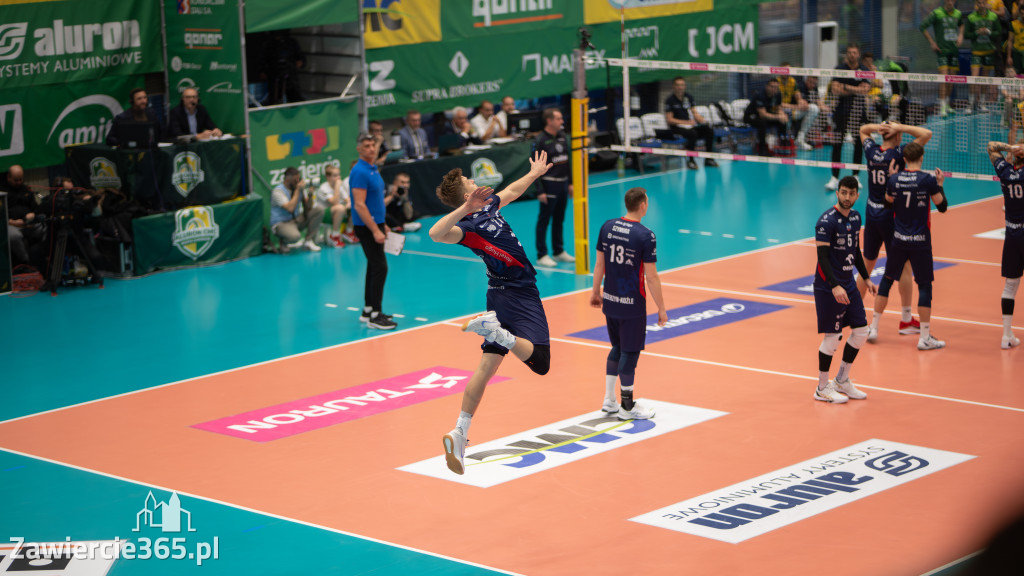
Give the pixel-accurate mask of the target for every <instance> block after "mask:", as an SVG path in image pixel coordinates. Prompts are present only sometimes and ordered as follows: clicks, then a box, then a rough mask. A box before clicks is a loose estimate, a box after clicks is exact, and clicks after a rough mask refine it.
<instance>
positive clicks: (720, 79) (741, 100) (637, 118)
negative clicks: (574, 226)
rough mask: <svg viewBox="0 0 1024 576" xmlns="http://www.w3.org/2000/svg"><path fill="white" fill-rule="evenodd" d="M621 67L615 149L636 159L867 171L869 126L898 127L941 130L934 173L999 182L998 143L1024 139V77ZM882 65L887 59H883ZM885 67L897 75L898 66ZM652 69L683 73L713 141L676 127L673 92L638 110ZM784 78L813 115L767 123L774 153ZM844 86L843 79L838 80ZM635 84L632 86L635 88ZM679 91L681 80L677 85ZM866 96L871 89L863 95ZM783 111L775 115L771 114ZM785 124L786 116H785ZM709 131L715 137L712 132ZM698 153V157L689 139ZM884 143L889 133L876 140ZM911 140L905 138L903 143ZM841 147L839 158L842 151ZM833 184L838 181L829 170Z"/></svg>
mask: <svg viewBox="0 0 1024 576" xmlns="http://www.w3.org/2000/svg"><path fill="white" fill-rule="evenodd" d="M595 62H599V63H603V64H604V65H607V66H610V67H617V68H620V69H621V72H622V78H623V87H624V89H623V91H622V93H623V95H624V98H623V101H622V103H621V109H622V111H623V112H622V113H621V114H619V116H618V117H617V119H616V126H615V129H616V132H617V134H618V135H619V143H618V144H612V145H609V146H607V147H606V148H607V149H610V150H613V151H616V152H619V153H625V154H629V155H636V156H640V155H643V156H644V157H647V156H648V155H654V156H658V155H661V156H666V157H673V156H676V157H679V156H682V157H690V158H701V157H703V158H714V159H716V160H736V161H750V162H765V163H776V164H792V165H799V166H809V167H818V168H823V169H829V170H831V169H832V168H839V169H841V170H843V171H847V170H863V169H864V168H865V167H864V165H863V159H862V160H861V162H860V163H854V161H853V156H854V153H853V150H854V139H859V138H860V134H859V132H860V127H861V126H862V125H864V124H877V123H882V122H885V121H896V122H900V123H902V124H908V125H914V126H922V127H924V128H927V129H929V130H931V132H932V137H931V139H930V140H929V141H928V143H927V145H926V146H925V155H924V166H923V168H924V169H929V170H930V169H934V168H936V167H939V168H941V169H942V170H943V172H945V173H946V175H947V177H952V178H965V179H975V180H992V179H994V174H993V172H992V164H991V162H990V161H989V158H988V153H987V145H988V143H989V142H990V141H993V140H994V141H1001V142H1013V141H1016V142H1019V143H1024V123H1022V110H1024V79H1021V78H1016V77H1006V78H993V77H985V76H979V77H971V76H956V75H939V74H922V73H907V72H896V71H870V72H868V71H861V70H858V71H852V70H835V69H825V68H803V67H777V66H748V65H734V64H711V63H700V62H671V61H657V60H641V59H634V58H608V59H603V60H600V61H595ZM876 64H879V63H876ZM880 64H881V66H878V67H879V68H881V69H884V70H896V69H898V68H897V67H895V66H890V63H889V62H888V61H886V62H882V63H880ZM650 71H662V74H660V76H661V77H664V71H677V72H678V75H679V76H680V77H683V78H684V79H685V80H686V92H687V93H689V94H690V95H691V96H692V97H693V101H694V108H693V109H694V111H695V112H696V113H697V114H698V115H699V116H700V117H701V118H703V119H704V122H705V125H707V126H708V127H710V128H711V130H712V131H713V134H714V137H713V145H712V146H711V147H710V148H709V146H708V145H707V143H706V142H705V141H704V138H701V137H699V136H694V135H693V134H690V135H683V134H679V133H678V132H677V131H674V130H672V129H671V128H670V127H669V126H668V125H667V123H666V120H665V107H664V102H665V99H666V98H667V97H669V96H670V95H671V94H672V92H671V91H670V90H669V89H663V90H662V91H661V93H660V94H659V95H658V100H659V101H658V105H657V108H656V109H642V108H641V109H636V108H632V107H631V104H632V105H633V106H635V100H634V101H633V102H631V101H630V98H629V97H628V96H629V95H630V94H631V92H632V90H631V88H632V87H633V86H632V84H641V83H647V82H649V80H648V79H647V78H646V77H645V76H647V75H646V73H647V72H650ZM774 79H777V80H778V81H779V83H778V90H780V92H781V94H782V95H783V96H787V95H788V94H790V93H792V92H793V91H797V92H801V95H802V98H803V100H804V101H805V102H807V104H808V106H807V107H806V108H805V109H802V110H800V109H797V110H792V111H791V112H790V113H788V114H786V116H785V122H781V121H772V122H767V123H766V125H765V142H766V144H767V149H764V148H762V147H761V146H760V137H759V131H758V126H757V124H758V123H759V119H758V114H757V110H756V108H757V106H756V105H754V106H751V101H752V100H754V101H755V102H764V100H762V99H759V98H758V97H757V96H758V95H759V94H760V93H761V92H762V91H763V90H765V87H766V86H767V85H768V84H769V83H770V82H771V83H772V84H774V82H772V81H773V80H774ZM834 81H837V82H836V83H834ZM862 82H867V83H869V86H870V90H869V91H868V92H867V93H866V94H852V95H851V94H846V95H839V94H838V92H840V91H841V90H842V88H839V90H837V89H836V86H835V84H842V83H846V84H847V85H849V84H856V83H862ZM631 83H632V84H631ZM669 86H671V83H669ZM861 90H863V89H861ZM766 111H767V112H774V110H770V109H768V110H766ZM776 120H777V119H776ZM703 133H704V134H706V133H707V131H704V132H703ZM690 137H693V138H695V144H696V150H694V151H689V150H686V148H688V147H689V146H688V144H689V142H688V138H690ZM875 138H876V142H878V143H879V144H881V137H880V136H878V135H876V136H875ZM910 140H911V137H910V136H908V135H907V134H904V136H903V143H907V142H909V141H910ZM836 146H841V150H842V152H841V155H840V160H839V162H838V163H837V162H833V153H832V150H833V148H834V147H836ZM823 176H824V177H825V178H826V180H827V177H828V175H827V174H825V173H823Z"/></svg>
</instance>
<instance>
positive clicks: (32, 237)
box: [0, 164, 46, 270]
mask: <svg viewBox="0 0 1024 576" xmlns="http://www.w3.org/2000/svg"><path fill="white" fill-rule="evenodd" d="M0 192H7V235H8V237H9V238H10V245H11V257H12V258H13V260H14V262H13V263H14V264H33V265H36V267H38V268H39V269H40V270H41V269H42V266H39V264H41V263H42V261H43V257H42V250H43V249H44V245H43V244H44V243H43V240H45V239H46V223H45V220H46V219H45V218H44V214H43V212H42V211H41V210H42V208H43V207H41V206H40V205H39V204H38V203H37V202H36V197H35V194H33V193H32V191H31V190H29V188H28V186H26V185H25V171H24V170H23V169H22V167H21V166H19V165H17V164H15V165H13V166H11V167H10V169H9V170H7V175H6V176H5V178H4V179H3V180H0Z"/></svg>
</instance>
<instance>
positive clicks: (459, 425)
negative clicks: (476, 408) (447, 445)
mask: <svg viewBox="0 0 1024 576" xmlns="http://www.w3.org/2000/svg"><path fill="white" fill-rule="evenodd" d="M471 420H473V415H472V414H470V413H469V412H463V411H461V410H460V411H459V419H458V420H456V421H455V428H456V429H457V430H458V431H459V433H460V434H462V435H463V436H467V437H468V436H469V424H470V421H471Z"/></svg>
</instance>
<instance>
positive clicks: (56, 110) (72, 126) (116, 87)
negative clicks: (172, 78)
mask: <svg viewBox="0 0 1024 576" xmlns="http://www.w3.org/2000/svg"><path fill="white" fill-rule="evenodd" d="M144 85H145V79H144V78H142V77H136V76H111V77H110V78H107V79H105V80H104V81H103V82H76V83H72V84H53V85H51V86H46V87H45V89H44V90H40V89H38V88H36V89H33V88H14V89H6V90H0V171H5V170H7V169H8V168H10V167H11V165H13V164H20V165H21V166H23V167H24V168H37V167H41V166H52V165H54V164H61V163H63V162H64V148H65V147H68V146H76V145H79V144H93V143H98V142H103V141H104V140H105V139H106V136H107V132H108V131H109V130H110V125H111V123H112V122H113V120H114V116H116V115H118V114H120V113H121V112H122V111H123V110H124V108H125V107H126V106H127V101H128V93H129V92H130V91H131V90H132V88H135V87H141V86H144Z"/></svg>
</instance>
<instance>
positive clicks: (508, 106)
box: [495, 96, 519, 136]
mask: <svg viewBox="0 0 1024 576" xmlns="http://www.w3.org/2000/svg"><path fill="white" fill-rule="evenodd" d="M516 112H519V110H516V101H515V99H514V98H512V97H511V96H505V97H504V98H502V99H501V110H499V111H498V113H497V114H495V116H496V117H497V118H498V122H499V123H500V124H501V131H502V132H503V133H504V135H505V136H510V135H511V134H509V130H508V115H509V114H515V113H516Z"/></svg>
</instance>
